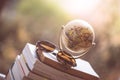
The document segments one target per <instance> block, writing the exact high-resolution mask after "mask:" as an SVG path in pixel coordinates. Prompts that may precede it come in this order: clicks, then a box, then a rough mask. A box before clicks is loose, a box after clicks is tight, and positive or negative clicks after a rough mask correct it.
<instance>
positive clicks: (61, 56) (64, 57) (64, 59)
mask: <svg viewBox="0 0 120 80" xmlns="http://www.w3.org/2000/svg"><path fill="white" fill-rule="evenodd" d="M57 59H58V61H59V62H61V63H63V64H65V65H68V66H73V67H74V66H76V61H75V59H74V58H73V57H72V55H70V54H68V53H67V52H65V51H60V52H59V53H58V54H57Z"/></svg>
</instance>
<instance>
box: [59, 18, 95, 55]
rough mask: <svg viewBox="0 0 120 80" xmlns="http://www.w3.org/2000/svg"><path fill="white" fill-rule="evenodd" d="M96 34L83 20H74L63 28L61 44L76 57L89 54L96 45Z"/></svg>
mask: <svg viewBox="0 0 120 80" xmlns="http://www.w3.org/2000/svg"><path fill="white" fill-rule="evenodd" d="M94 40H95V34H94V30H93V28H92V26H91V25H90V24H88V23H87V22H86V21H83V20H72V21H70V22H68V23H67V24H66V25H65V26H63V30H62V33H61V40H60V43H61V44H62V49H63V48H64V49H65V50H67V51H68V52H70V54H72V55H73V56H74V57H79V56H81V55H82V54H85V53H86V52H88V50H89V49H90V48H91V46H92V45H94Z"/></svg>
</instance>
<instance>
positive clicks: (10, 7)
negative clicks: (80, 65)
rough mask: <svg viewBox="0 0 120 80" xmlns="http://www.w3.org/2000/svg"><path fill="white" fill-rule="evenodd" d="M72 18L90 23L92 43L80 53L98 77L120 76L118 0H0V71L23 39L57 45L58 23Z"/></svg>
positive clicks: (5, 69)
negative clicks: (92, 31) (88, 48)
mask: <svg viewBox="0 0 120 80" xmlns="http://www.w3.org/2000/svg"><path fill="white" fill-rule="evenodd" d="M73 19H83V20H85V21H87V22H88V23H89V24H91V25H92V26H93V28H94V31H95V34H96V40H95V42H96V46H95V47H94V48H92V49H91V50H90V51H89V52H88V54H86V55H85V56H83V57H81V58H82V59H84V60H87V61H88V62H90V64H91V65H92V67H93V68H94V69H95V71H96V72H97V73H98V74H99V76H100V77H101V80H120V0H91V1H90V0H0V73H3V74H7V72H8V69H9V68H10V66H11V64H12V63H13V61H14V60H15V57H16V56H17V55H18V54H20V53H21V51H22V49H23V48H24V46H25V44H26V43H27V42H29V43H32V44H35V43H36V42H37V41H38V40H48V41H51V42H54V43H55V44H56V45H58V39H59V32H60V29H61V26H62V25H65V24H66V23H67V22H68V21H70V20H73Z"/></svg>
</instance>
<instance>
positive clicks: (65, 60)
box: [36, 41, 76, 67]
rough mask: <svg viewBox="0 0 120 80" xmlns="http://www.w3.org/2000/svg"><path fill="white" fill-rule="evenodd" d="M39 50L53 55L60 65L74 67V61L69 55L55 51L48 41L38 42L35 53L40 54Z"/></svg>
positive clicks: (61, 51) (55, 48) (54, 47)
mask: <svg viewBox="0 0 120 80" xmlns="http://www.w3.org/2000/svg"><path fill="white" fill-rule="evenodd" d="M39 50H40V51H44V52H47V53H51V54H53V55H54V56H56V58H57V60H58V61H59V62H60V63H61V64H64V65H66V66H69V67H75V66H76V61H75V59H74V58H73V57H72V55H71V54H69V53H67V52H65V51H63V50H57V47H56V46H55V45H54V44H52V43H50V42H48V41H38V42H37V44H36V53H38V54H41V53H40V52H39ZM38 57H39V56H38Z"/></svg>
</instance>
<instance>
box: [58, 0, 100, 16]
mask: <svg viewBox="0 0 120 80" xmlns="http://www.w3.org/2000/svg"><path fill="white" fill-rule="evenodd" d="M98 2H99V0H59V3H58V4H59V5H60V6H61V7H62V9H63V10H65V11H66V12H67V13H68V14H70V15H79V14H84V13H88V12H89V11H91V10H93V9H95V7H96V5H97V3H98Z"/></svg>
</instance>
